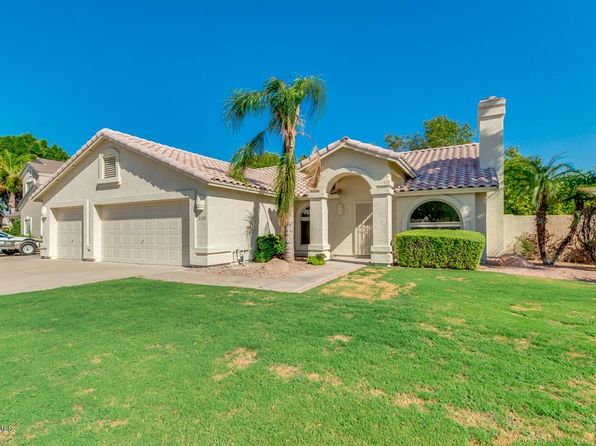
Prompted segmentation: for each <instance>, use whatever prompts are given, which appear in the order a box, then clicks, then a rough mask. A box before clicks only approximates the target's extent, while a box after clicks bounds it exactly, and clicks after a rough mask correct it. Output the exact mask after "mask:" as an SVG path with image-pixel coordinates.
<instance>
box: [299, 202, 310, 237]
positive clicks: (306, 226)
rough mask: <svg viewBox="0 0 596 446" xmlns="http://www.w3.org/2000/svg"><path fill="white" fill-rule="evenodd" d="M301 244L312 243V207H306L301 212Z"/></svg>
mask: <svg viewBox="0 0 596 446" xmlns="http://www.w3.org/2000/svg"><path fill="white" fill-rule="evenodd" d="M300 244H301V245H308V244H310V207H306V208H304V210H303V211H302V213H301V214H300Z"/></svg>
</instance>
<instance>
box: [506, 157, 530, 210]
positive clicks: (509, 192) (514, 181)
mask: <svg viewBox="0 0 596 446" xmlns="http://www.w3.org/2000/svg"><path fill="white" fill-rule="evenodd" d="M531 160H532V158H530V157H528V156H524V155H522V154H521V153H520V151H519V148H517V147H509V148H508V149H507V150H505V213H506V214H513V215H532V214H533V213H534V211H535V208H534V202H533V201H532V195H531V194H529V193H526V188H525V186H524V184H522V182H520V178H523V177H524V176H525V175H526V173H527V172H528V171H529V170H530V169H531V166H530V163H531Z"/></svg>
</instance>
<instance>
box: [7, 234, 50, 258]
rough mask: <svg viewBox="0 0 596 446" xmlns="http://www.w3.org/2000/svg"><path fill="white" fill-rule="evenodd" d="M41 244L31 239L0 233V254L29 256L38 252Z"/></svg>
mask: <svg viewBox="0 0 596 446" xmlns="http://www.w3.org/2000/svg"><path fill="white" fill-rule="evenodd" d="M39 245H41V242H40V241H39V240H36V239H34V238H31V237H17V236H14V235H10V234H7V233H6V232H2V231H0V252H2V253H4V254H6V255H9V256H12V255H14V254H16V253H20V254H21V255H23V256H30V255H33V254H35V253H36V252H37V251H38V250H39Z"/></svg>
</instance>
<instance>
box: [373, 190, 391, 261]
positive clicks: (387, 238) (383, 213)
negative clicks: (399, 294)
mask: <svg viewBox="0 0 596 446" xmlns="http://www.w3.org/2000/svg"><path fill="white" fill-rule="evenodd" d="M371 195H372V199H373V244H372V246H371V248H370V254H371V255H370V261H371V263H376V264H382V265H390V264H392V263H393V248H392V246H391V242H392V240H391V239H392V237H393V222H392V216H393V205H392V204H393V186H392V185H387V184H384V185H379V186H376V187H374V188H373V190H372V191H371Z"/></svg>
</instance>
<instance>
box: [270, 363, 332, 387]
mask: <svg viewBox="0 0 596 446" xmlns="http://www.w3.org/2000/svg"><path fill="white" fill-rule="evenodd" d="M269 371H270V372H271V373H273V374H274V375H275V376H277V377H278V378H280V379H282V380H284V381H290V380H292V379H294V378H298V377H301V376H304V377H306V379H308V380H309V381H310V382H317V383H323V384H329V385H331V386H334V387H337V386H341V384H342V381H341V379H339V377H337V376H335V375H334V374H333V373H325V374H324V375H320V374H319V373H305V372H304V371H303V370H302V369H301V368H300V367H296V366H293V365H288V364H275V365H272V366H271V367H269Z"/></svg>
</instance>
